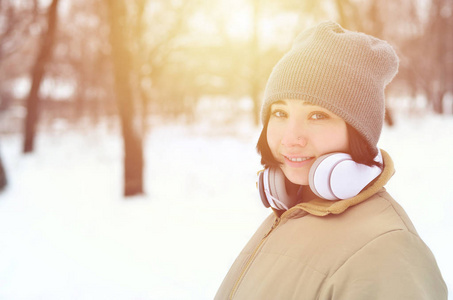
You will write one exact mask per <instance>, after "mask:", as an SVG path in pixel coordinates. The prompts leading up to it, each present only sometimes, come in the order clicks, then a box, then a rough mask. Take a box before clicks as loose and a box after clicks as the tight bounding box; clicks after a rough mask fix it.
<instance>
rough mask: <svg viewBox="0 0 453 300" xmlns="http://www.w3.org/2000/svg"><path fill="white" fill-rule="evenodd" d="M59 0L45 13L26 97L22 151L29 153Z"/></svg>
mask: <svg viewBox="0 0 453 300" xmlns="http://www.w3.org/2000/svg"><path fill="white" fill-rule="evenodd" d="M58 1H59V0H52V3H51V4H50V6H49V11H48V13H47V31H46V33H45V34H44V35H43V38H42V40H41V48H40V50H39V53H38V56H37V57H36V62H35V65H34V67H33V72H32V84H31V89H30V93H29V95H28V98H27V115H26V117H25V124H24V144H23V152H24V153H30V152H33V149H34V140H35V133H36V126H37V123H38V115H39V88H40V87H41V82H42V78H43V77H44V68H45V66H46V63H47V61H48V60H49V58H50V57H51V56H52V48H53V42H54V40H55V31H56V27H57V7H58Z"/></svg>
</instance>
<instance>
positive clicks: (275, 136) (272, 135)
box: [266, 123, 281, 156]
mask: <svg viewBox="0 0 453 300" xmlns="http://www.w3.org/2000/svg"><path fill="white" fill-rule="evenodd" d="M266 137H267V143H268V145H269V148H270V149H271V152H272V154H273V155H274V156H275V155H276V153H277V152H278V147H279V145H280V139H281V137H280V133H279V131H278V129H277V128H276V127H275V126H272V125H271V123H269V125H268V127H267V133H266Z"/></svg>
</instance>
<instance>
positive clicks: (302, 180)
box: [283, 170, 308, 185]
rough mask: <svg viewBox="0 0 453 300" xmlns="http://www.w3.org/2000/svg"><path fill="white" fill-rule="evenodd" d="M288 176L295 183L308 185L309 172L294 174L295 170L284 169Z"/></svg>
mask: <svg viewBox="0 0 453 300" xmlns="http://www.w3.org/2000/svg"><path fill="white" fill-rule="evenodd" d="M283 173H284V174H285V176H286V178H287V179H288V180H289V181H291V182H292V183H294V184H298V185H308V173H307V174H294V172H288V171H285V170H283Z"/></svg>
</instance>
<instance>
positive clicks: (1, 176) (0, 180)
mask: <svg viewBox="0 0 453 300" xmlns="http://www.w3.org/2000/svg"><path fill="white" fill-rule="evenodd" d="M7 183H8V180H7V179H6V171H5V168H4V167H3V161H2V157H1V156H0V191H2V190H3V189H4V188H5V187H6V184H7Z"/></svg>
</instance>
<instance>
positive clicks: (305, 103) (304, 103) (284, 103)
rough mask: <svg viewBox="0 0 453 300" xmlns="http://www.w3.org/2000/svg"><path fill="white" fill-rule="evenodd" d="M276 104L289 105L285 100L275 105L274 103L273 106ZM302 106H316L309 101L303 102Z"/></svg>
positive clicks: (276, 102) (278, 101)
mask: <svg viewBox="0 0 453 300" xmlns="http://www.w3.org/2000/svg"><path fill="white" fill-rule="evenodd" d="M274 104H280V105H287V104H286V102H285V101H284V100H277V101H275V102H274V103H272V104H271V106H272V105H274ZM302 105H307V106H315V105H314V104H312V103H310V102H307V101H302Z"/></svg>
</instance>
